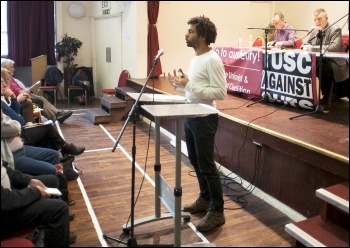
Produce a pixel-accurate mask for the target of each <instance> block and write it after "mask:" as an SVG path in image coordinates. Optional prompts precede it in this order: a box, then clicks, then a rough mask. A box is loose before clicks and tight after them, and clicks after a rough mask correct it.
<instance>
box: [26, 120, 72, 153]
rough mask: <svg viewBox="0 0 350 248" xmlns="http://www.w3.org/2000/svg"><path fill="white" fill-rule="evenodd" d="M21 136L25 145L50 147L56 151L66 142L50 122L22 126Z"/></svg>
mask: <svg viewBox="0 0 350 248" xmlns="http://www.w3.org/2000/svg"><path fill="white" fill-rule="evenodd" d="M21 137H22V139H23V142H24V144H25V145H30V146H37V147H44V148H51V149H54V150H56V151H58V150H59V149H61V148H62V147H63V146H64V145H65V144H66V141H65V140H64V139H63V138H62V137H61V135H60V134H59V133H58V131H57V129H55V127H54V126H52V125H50V124H48V125H41V126H36V127H31V128H23V129H22V132H21Z"/></svg>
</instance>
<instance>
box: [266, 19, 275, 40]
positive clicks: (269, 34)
mask: <svg viewBox="0 0 350 248" xmlns="http://www.w3.org/2000/svg"><path fill="white" fill-rule="evenodd" d="M268 28H269V31H268V32H267V41H273V40H274V39H275V29H276V28H275V26H274V25H273V24H272V23H269V25H268Z"/></svg>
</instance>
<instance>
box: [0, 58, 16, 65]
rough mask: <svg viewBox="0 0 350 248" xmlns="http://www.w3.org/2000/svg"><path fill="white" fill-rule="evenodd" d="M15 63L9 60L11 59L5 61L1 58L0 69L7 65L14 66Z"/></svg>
mask: <svg viewBox="0 0 350 248" xmlns="http://www.w3.org/2000/svg"><path fill="white" fill-rule="evenodd" d="M14 63H15V61H13V60H11V59H5V58H1V67H5V66H7V65H8V64H14Z"/></svg>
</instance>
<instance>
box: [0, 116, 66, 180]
mask: <svg viewBox="0 0 350 248" xmlns="http://www.w3.org/2000/svg"><path fill="white" fill-rule="evenodd" d="M20 130H21V125H20V124H19V122H18V121H14V120H12V119H11V118H10V117H8V116H6V115H4V114H3V113H2V112H1V138H2V139H3V138H4V139H5V140H6V141H5V142H6V143H7V145H8V147H9V148H10V150H11V152H12V154H13V161H14V168H15V169H16V170H19V171H21V172H23V173H27V174H30V175H33V176H36V175H46V174H50V175H56V168H55V166H54V165H56V164H59V163H60V158H59V154H58V152H57V151H55V150H53V149H48V148H42V147H35V146H27V145H24V144H23V141H22V139H21V138H20V136H19V132H20ZM1 149H3V148H2V147H1ZM4 160H5V161H9V160H7V158H4Z"/></svg>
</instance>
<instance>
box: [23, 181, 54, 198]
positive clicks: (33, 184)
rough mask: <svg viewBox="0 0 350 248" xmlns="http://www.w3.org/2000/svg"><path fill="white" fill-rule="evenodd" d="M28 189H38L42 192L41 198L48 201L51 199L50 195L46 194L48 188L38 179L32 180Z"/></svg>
mask: <svg viewBox="0 0 350 248" xmlns="http://www.w3.org/2000/svg"><path fill="white" fill-rule="evenodd" d="M28 187H37V188H38V189H39V190H40V193H41V198H42V199H46V198H49V197H50V194H49V193H47V192H46V188H47V187H46V186H45V185H44V184H43V183H42V182H41V181H40V180H38V179H34V178H33V179H31V180H30V182H29V184H28Z"/></svg>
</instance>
